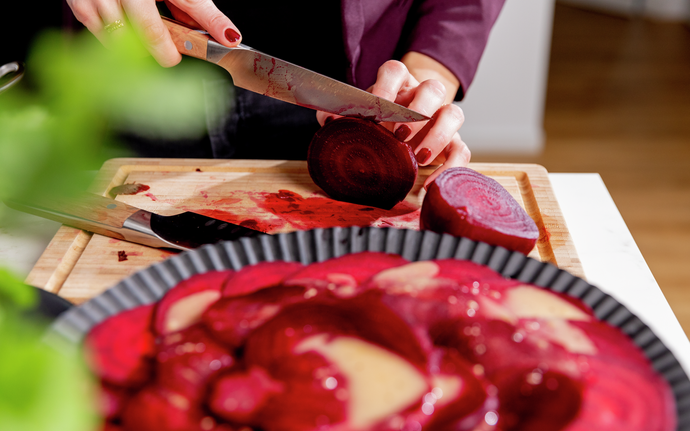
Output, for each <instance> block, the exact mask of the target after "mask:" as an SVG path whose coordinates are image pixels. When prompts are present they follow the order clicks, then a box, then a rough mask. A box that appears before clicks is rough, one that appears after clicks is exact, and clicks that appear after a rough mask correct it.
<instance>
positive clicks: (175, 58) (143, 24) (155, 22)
mask: <svg viewBox="0 0 690 431" xmlns="http://www.w3.org/2000/svg"><path fill="white" fill-rule="evenodd" d="M122 7H123V9H124V11H125V13H126V14H127V18H128V19H129V22H130V23H131V24H132V27H134V29H135V30H136V31H137V33H139V35H140V37H141V39H142V41H143V43H144V45H145V46H146V48H147V49H148V51H149V52H150V53H151V55H153V58H155V59H156V61H157V62H158V63H159V64H160V65H161V66H163V67H171V66H174V65H176V64H177V63H179V62H180V60H182V56H181V55H180V53H179V52H178V51H177V48H175V44H174V43H173V41H172V38H171V37H170V32H169V31H168V28H167V27H166V26H165V24H163V20H162V19H161V16H160V13H159V12H158V8H156V3H155V2H151V1H140V0H122Z"/></svg>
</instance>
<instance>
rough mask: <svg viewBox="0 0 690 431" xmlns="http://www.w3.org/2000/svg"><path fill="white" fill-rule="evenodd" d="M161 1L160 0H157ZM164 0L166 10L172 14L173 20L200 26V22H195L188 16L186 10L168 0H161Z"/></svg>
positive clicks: (196, 26)
mask: <svg viewBox="0 0 690 431" xmlns="http://www.w3.org/2000/svg"><path fill="white" fill-rule="evenodd" d="M158 1H161V0H158ZM163 1H165V5H166V6H167V7H168V10H169V11H170V13H171V14H172V16H173V18H175V20H177V21H180V22H181V23H184V24H186V25H188V26H190V27H192V28H199V29H200V28H202V27H201V24H199V23H198V22H196V21H195V20H194V18H192V17H191V16H189V15H188V14H187V13H186V12H184V11H183V10H182V9H180V8H178V7H177V6H175V5H174V4H172V3H171V2H170V0H163Z"/></svg>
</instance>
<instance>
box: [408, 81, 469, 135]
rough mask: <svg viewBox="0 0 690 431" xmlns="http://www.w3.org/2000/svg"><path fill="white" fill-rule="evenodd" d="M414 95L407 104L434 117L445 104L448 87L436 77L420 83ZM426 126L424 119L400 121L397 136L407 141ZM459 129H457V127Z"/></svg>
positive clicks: (414, 109) (421, 112)
mask: <svg viewBox="0 0 690 431" xmlns="http://www.w3.org/2000/svg"><path fill="white" fill-rule="evenodd" d="M413 93H414V96H413V98H412V100H411V101H410V102H409V103H407V104H406V106H407V107H408V108H410V109H412V110H413V111H417V112H419V113H420V114H423V115H426V116H427V117H432V116H433V115H434V114H435V112H436V111H437V110H438V109H439V108H440V107H441V106H443V103H444V101H445V99H446V87H445V86H444V85H443V84H442V83H441V82H439V81H437V80H435V79H429V80H427V81H424V82H422V83H421V84H419V85H418V86H417V87H416V88H415V89H414V91H413ZM425 126H426V123H425V122H423V121H417V122H411V123H399V124H397V125H396V126H395V136H396V137H397V138H398V140H400V141H403V142H405V141H406V140H407V139H409V138H411V137H412V136H414V135H416V134H417V133H418V132H419V131H420V130H421V129H422V128H424V127H425ZM456 130H457V129H456Z"/></svg>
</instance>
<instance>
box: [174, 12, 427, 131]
mask: <svg viewBox="0 0 690 431" xmlns="http://www.w3.org/2000/svg"><path fill="white" fill-rule="evenodd" d="M162 18H163V22H164V23H165V24H166V25H167V27H168V30H170V35H171V36H172V39H173V42H175V46H176V47H177V50H178V51H179V52H180V53H181V54H184V55H188V56H191V57H196V58H199V59H201V60H206V61H208V62H211V63H215V64H217V65H218V66H220V67H222V68H224V69H226V70H227V71H228V72H230V75H231V76H232V81H233V84H234V85H235V86H237V87H241V88H244V89H246V90H249V91H253V92H255V93H259V94H263V95H264V96H268V97H272V98H274V99H278V100H282V101H284V102H288V103H292V104H295V105H299V106H304V107H307V108H311V109H317V110H319V111H325V112H330V113H331V114H336V115H342V116H350V117H363V118H367V119H370V120H375V121H390V122H396V123H402V122H412V121H423V120H428V119H429V117H427V116H425V115H422V114H420V113H418V112H416V111H413V110H411V109H409V108H406V107H404V106H402V105H398V104H397V103H393V102H391V101H389V100H386V99H383V98H381V97H378V96H375V95H373V94H371V93H368V92H366V91H364V90H360V89H359V88H357V87H353V86H351V85H348V84H345V83H343V82H340V81H338V80H335V79H333V78H329V77H327V76H324V75H321V74H318V73H316V72H312V71H311V70H308V69H305V68H303V67H300V66H297V65H295V64H292V63H288V62H287V61H283V60H280V59H278V58H275V57H272V56H270V55H268V54H264V53H262V52H259V51H257V50H255V49H253V48H250V47H248V46H246V45H242V44H240V45H238V46H237V47H236V48H228V47H226V46H223V45H221V44H220V43H218V42H216V41H215V40H214V39H212V38H211V37H210V36H209V35H208V33H206V32H204V31H199V30H196V29H193V28H190V27H187V26H186V25H184V24H182V23H179V22H177V21H173V20H171V19H168V18H166V17H162Z"/></svg>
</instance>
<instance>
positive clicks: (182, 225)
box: [5, 193, 263, 250]
mask: <svg viewBox="0 0 690 431" xmlns="http://www.w3.org/2000/svg"><path fill="white" fill-rule="evenodd" d="M5 204H6V205H7V206H9V207H11V208H14V209H16V210H19V211H23V212H27V213H31V214H34V215H37V216H40V217H43V218H47V219H50V220H55V221H58V222H61V223H63V224H66V225H68V226H72V227H76V228H79V229H83V230H86V231H89V232H95V233H99V234H101V235H106V236H109V237H112V238H117V239H120V240H124V241H130V242H136V243H139V244H143V245H147V246H149V247H156V248H171V249H176V250H190V249H193V248H196V247H199V246H201V245H204V244H214V243H216V242H218V241H222V240H228V241H230V240H234V239H238V238H241V237H251V236H256V235H259V234H262V233H263V232H260V231H257V230H254V229H250V228H248V227H244V226H240V225H236V224H232V223H228V222H225V221H222V220H218V219H215V218H211V217H207V216H204V215H201V214H194V213H191V212H183V213H181V214H177V215H172V216H162V215H159V214H154V213H152V212H149V211H146V210H143V209H140V208H136V207H133V206H131V205H127V204H126V203H124V202H120V201H116V200H113V199H109V198H106V197H103V196H98V195H95V194H92V193H81V194H78V195H76V196H70V197H65V196H60V197H40V198H33V197H32V201H31V202H23V201H18V200H6V201H5Z"/></svg>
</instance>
